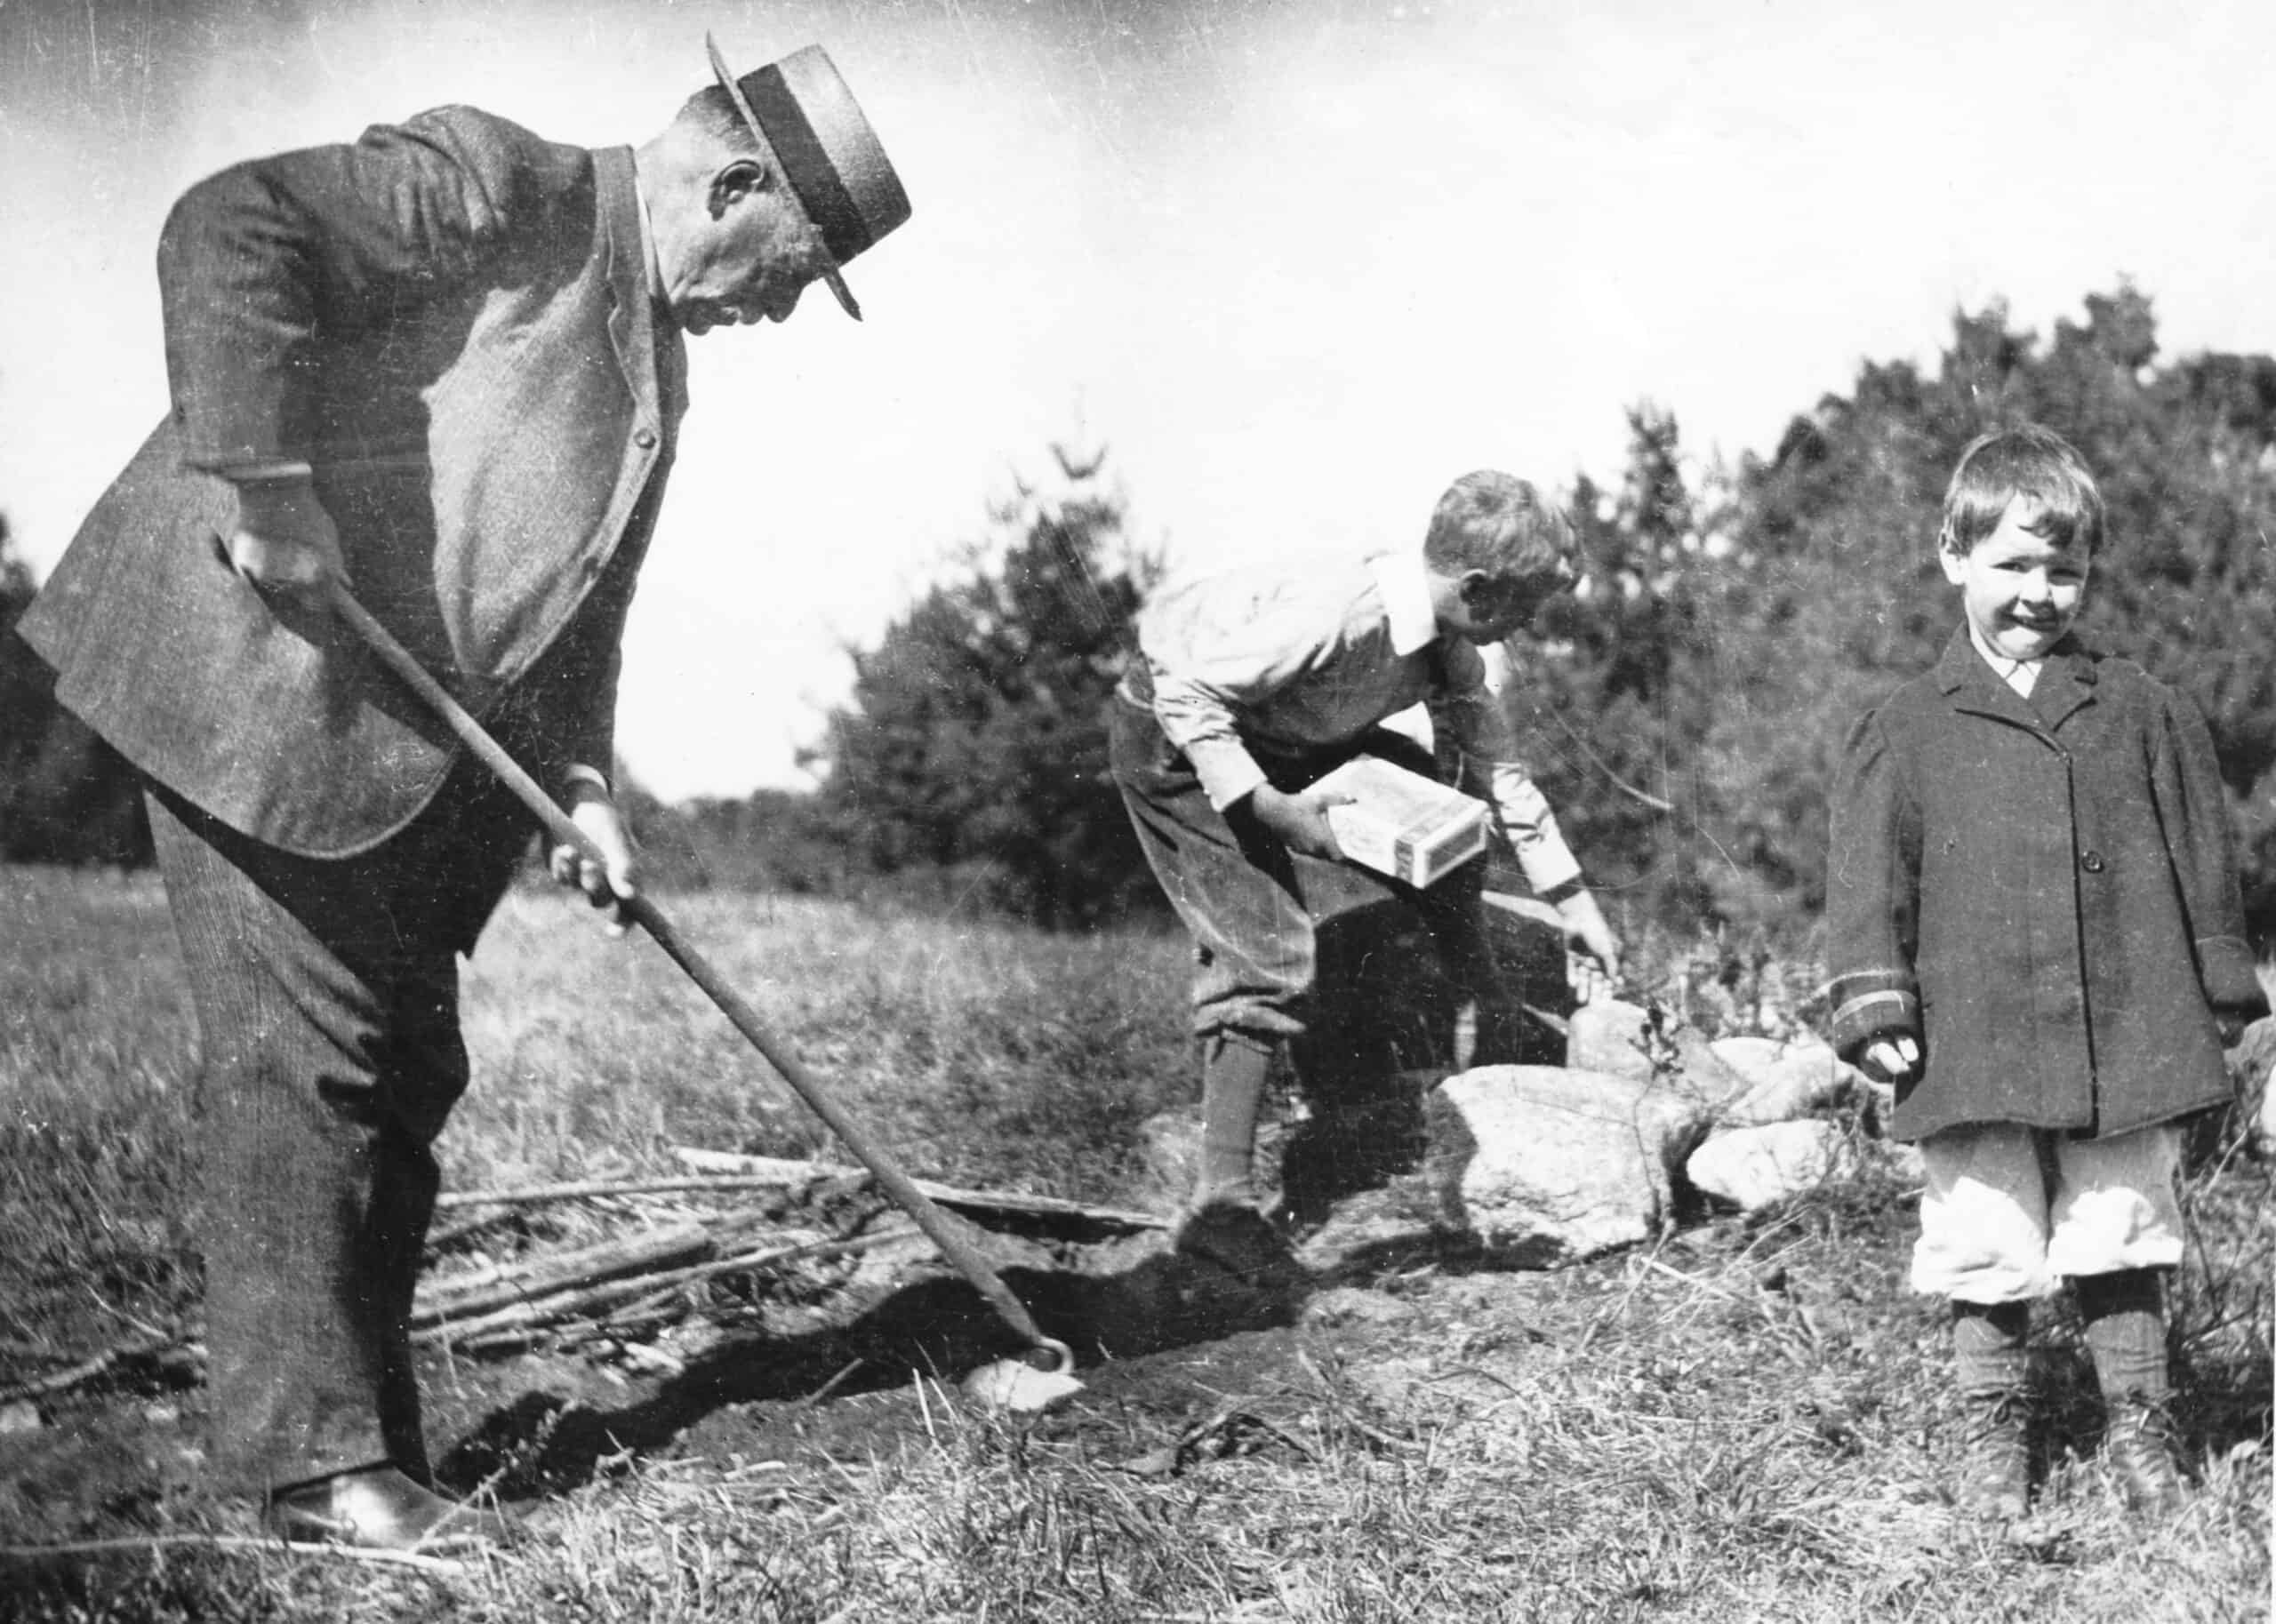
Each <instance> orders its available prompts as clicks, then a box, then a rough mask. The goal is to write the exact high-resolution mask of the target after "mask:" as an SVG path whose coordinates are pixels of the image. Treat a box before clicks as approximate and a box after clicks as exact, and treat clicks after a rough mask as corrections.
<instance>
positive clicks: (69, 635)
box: [20, 108, 685, 856]
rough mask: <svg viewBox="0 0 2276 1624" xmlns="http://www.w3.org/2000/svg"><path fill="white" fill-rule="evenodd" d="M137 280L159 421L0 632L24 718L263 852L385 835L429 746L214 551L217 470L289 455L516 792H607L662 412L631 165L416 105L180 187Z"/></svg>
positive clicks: (393, 619)
mask: <svg viewBox="0 0 2276 1624" xmlns="http://www.w3.org/2000/svg"><path fill="white" fill-rule="evenodd" d="M158 280H159V285H160V291H161V293H162V295H163V299H164V316H165V332H166V361H167V369H168V373H169V376H170V379H171V382H172V396H173V410H172V413H171V414H170V415H169V417H168V418H167V419H166V420H164V422H162V423H161V424H160V425H159V426H158V428H157V429H156V432H154V433H153V434H152V435H151V436H150V437H149V439H148V441H146V442H145V443H144V444H143V446H142V449H141V451H140V453H139V454H138V455H137V456H136V457H135V458H134V460H133V461H132V463H131V464H130V465H129V466H128V468H126V470H125V472H124V473H123V474H122V475H121V476H119V478H118V480H117V481H116V484H113V485H112V486H111V488H110V490H109V491H108V492H107V493H106V494H105V495H104V497H103V498H102V500H101V501H100V503H99V504H98V505H97V506H96V508H95V509H94V511H93V512H92V514H91V515H90V516H89V517H88V519H87V521H86V523H85V524H84V526H83V527H82V528H81V530H80V532H79V534H78V536H77V538H76V540H75V541H74V542H73V544H72V546H71V548H70V550H69V551H68V553H67V554H66V556H64V558H63V560H62V562H61V563H60V564H58V565H57V567H56V569H55V572H54V573H53V575H52V578H51V579H50V580H48V582H47V583H46V586H45V588H44V590H43V591H42V592H41V594H40V596H39V597H38V599H37V600H36V602H35V603H34V604H33V605H32V607H31V608H30V609H29V610H28V612H26V613H25V615H24V616H23V618H22V620H21V621H20V629H21V631H22V633H23V636H25V638H26V639H27V641H28V642H29V643H30V644H32V646H33V647H34V648H35V649H36V650H38V651H39V652H40V653H41V654H42V655H43V656H44V657H45V658H46V659H47V660H48V661H49V662H50V663H51V664H52V665H53V666H54V667H55V668H56V671H57V674H58V684H57V690H56V692H57V697H58V698H59V699H60V700H61V701H62V702H63V703H64V704H65V705H67V706H68V707H69V708H71V709H73V710H75V711H76V712H77V713H78V714H79V715H80V716H83V717H84V718H85V719H86V721H87V722H88V723H89V724H92V726H93V727H94V729H95V731H96V732H99V733H100V734H101V735H102V736H103V737H104V738H105V739H107V740H109V741H110V742H111V743H112V744H113V745H114V746H116V748H117V749H118V750H119V751H120V752H121V754H123V755H124V756H126V757H127V758H128V759H129V760H130V761H132V762H133V763H134V764H136V765H138V766H139V767H140V768H141V769H142V770H143V771H144V772H148V774H150V775H151V776H152V777H154V778H156V780H159V781H160V782H162V783H164V784H165V785H167V786H168V787H170V788H172V789H174V790H175V791H177V792H178V793H180V795H181V796H184V797H186V798H187V799H188V800H189V801H191V802H193V803H195V804H196V805H198V806H200V807H202V808H204V810H205V811H207V812H211V813H212V814H213V815H214V816H216V817H218V818H219V819H220V820H222V821H223V822H225V823H227V824H229V825H231V826H232V827H234V828H237V829H240V830H242V831H243V832H244V833H245V834H247V835H250V836H253V837H254V838H255V839H258V840H260V841H262V842H265V843H267V844H271V845H274V846H277V847H281V848H283V849H284V850H286V851H290V852H298V853H301V854H303V855H307V856H337V855H341V854H345V853H348V852H356V851H360V850H364V849H365V848H368V847H370V846H372V845H373V844H377V843H378V842H379V841H381V840H382V839H384V838H385V837H386V836H388V835H389V834H391V833H392V832H394V831H395V830H397V829H398V828H401V827H402V826H403V825H404V824H405V823H406V822H407V821H409V820H411V819H412V818H413V816H414V815H416V814H417V812H419V811H420V809H421V807H423V806H424V805H426V804H427V803H428V802H429V800H430V799H431V798H432V797H433V796H434V794H435V792H436V790H437V788H439V787H440V785H441V783H442V781H443V779H444V777H445V773H446V772H447V771H448V769H449V767H450V764H451V761H452V759H453V755H454V753H455V750H456V746H455V743H454V741H453V740H452V738H451V736H450V735H449V734H448V733H447V732H445V730H444V728H443V726H442V724H440V723H439V722H437V720H436V719H435V718H434V717H432V716H429V715H428V714H427V713H426V711H425V709H424V708H423V707H422V706H421V703H420V702H419V700H417V699H416V698H415V697H414V696H413V695H412V694H411V693H410V692H408V691H407V690H405V689H404V688H403V687H402V686H401V685H400V684H398V683H397V681H396V680H395V679H394V678H392V677H391V676H389V675H388V674H387V673H386V672H384V671H383V670H382V669H381V668H380V667H379V666H378V664H377V663H376V661H374V660H373V659H372V658H371V657H370V656H369V655H368V654H367V653H365V652H364V651H363V649H362V648H361V646H360V645H359V644H357V642H356V641H355V639H354V637H353V634H351V633H349V631H348V630H347V628H345V627H343V626H341V625H340V624H339V623H338V622H337V620H335V619H334V618H333V617H332V616H330V615H329V614H326V613H315V614H299V613H286V614H284V615H282V616H280V615H277V614H275V613H272V612H271V611H270V609H269V607H268V604H265V603H264V602H263V601H262V599H261V597H260V595H259V594H257V593H256V592H255V591H254V590H253V588H252V587H250V586H249V585H247V584H246V583H245V582H244V580H242V579H240V578H239V577H238V576H237V575H236V573H235V572H233V571H232V570H231V569H230V567H229V565H228V560H227V556H226V554H225V551H224V544H223V542H222V540H221V539H220V538H221V533H222V532H224V531H225V530H226V529H227V528H228V525H229V524H230V520H231V516H232V514H233V512H234V503H235V498H234V495H233V493H232V491H231V489H230V487H229V485H228V484H227V483H225V481H224V480H223V479H222V478H221V477H220V475H223V474H232V475H236V476H240V477H242V476H247V475H257V474H259V473H260V472H261V471H263V470H271V469H276V468H289V467H290V466H291V465H293V464H296V463H304V464H306V465H308V466H309V468H312V469H313V471H314V477H315V482H316V489H317V493H318V494H319V495H320V497H321V498H322V500H323V501H324V503H325V507H326V508H329V509H330V511H331V513H332V515H333V518H334V520H335V521H336V522H337V524H338V525H339V528H340V533H341V544H342V548H343V550H344V552H345V556H346V559H347V565H348V571H349V579H350V580H351V582H352V584H353V586H354V589H355V591H356V592H357V596H359V597H360V598H361V599H362V601H363V602H364V604H365V607H367V608H368V609H370V610H371V611H372V612H373V614H374V615H376V616H377V617H378V618H379V620H381V622H382V623H384V624H385V625H386V626H388V627H389V628H390V629H391V630H392V631H394V633H395V634H396V636H397V637H399V638H400V639H401V640H402V641H403V642H404V643H405V644H407V645H408V646H409V647H410V649H411V650H412V652H413V653H414V654H415V655H417V656H418V657H419V658H420V660H421V661H422V662H423V663H424V664H425V665H426V666H427V668H429V670H430V671H432V672H434V673H435V674H436V675H437V676H438V677H439V678H440V679H441V680H442V681H443V682H444V684H445V685H446V686H447V687H449V688H451V689H452V690H453V692H455V693H456V694H457V695H458V696H459V697H460V698H461V700H464V701H466V702H467V703H468V704H469V705H470V706H471V707H472V708H474V709H475V710H476V712H477V714H479V715H484V716H486V718H487V719H488V720H489V721H490V722H491V723H492V724H493V726H495V727H496V728H498V729H499V731H500V732H501V733H502V734H503V735H504V736H505V737H506V738H507V740H508V741H509V746H510V747H512V748H517V750H518V751H519V752H520V753H521V754H522V755H523V756H524V759H525V765H527V766H529V767H530V769H531V770H532V771H533V772H536V773H537V774H538V775H539V776H540V777H541V779H543V778H545V777H546V776H547V774H549V772H557V771H558V770H559V769H560V768H561V767H563V766H565V765H566V764H569V763H571V762H580V761H581V762H586V763H589V764H593V765H596V766H598V767H600V768H601V769H603V770H604V771H605V770H607V768H608V766H609V764H610V753H611V739H612V713H613V708H614V700H615V685H616V684H615V673H616V663H617V647H618V641H619V638H620V636H621V630H622V626H623V620H624V614H625V610H626V608H627V606H628V605H629V601H630V596H631V590H632V584H633V577H634V575H635V573H636V572H637V568H638V564H639V560H640V556H641V554H642V552H643V551H644V549H645V547H646V545H647V540H648V536H649V532H650V531H651V529H652V528H653V522H654V516H655V508H656V504H657V502H658V500H659V499H660V497H661V491H662V486H663V481H664V476H665V473H666V471H667V469H668V468H669V465H670V461H671V455H672V449H673V445H674V441H675V433H676V429H677V422H678V418H679V414H680V412H681V411H682V410H683V409H684V407H685V397H684V392H683V390H682V388H681V386H680V384H679V381H678V380H680V379H681V378H682V377H684V375H685V372H684V363H683V357H682V354H681V343H682V340H681V339H680V336H679V334H678V332H677V330H676V329H674V328H672V327H670V326H669V325H668V324H664V323H661V322H660V321H659V320H658V319H657V318H656V316H655V314H654V305H653V300H652V298H651V295H650V292H649V275H648V269H647V263H646V254H645V249H644V247H643V241H642V236H641V229H640V216H639V201H638V198H637V196H636V194H635V191H634V187H633V173H632V159H631V154H630V152H629V150H628V149H625V148H614V149H606V150H601V151H587V150H584V149H583V148H573V147H563V146H557V145H554V144H552V143H550V142H547V141H543V140H540V139H538V138H537V137H536V136H534V135H533V134H531V133H530V132H528V131H526V130H523V129H521V128H519V127H518V126H517V125H515V124H509V123H508V122H506V121H505V120H503V119H500V118H495V117H493V116H489V115H487V114H484V113H480V112H477V111H474V110H473V109H470V108H444V109H441V110H439V111H437V112H432V113H426V114H421V115H420V116H417V117H415V118H413V119H411V120H410V121H408V122H407V123H405V124H401V125H397V126H384V125H383V126H378V127H375V128H373V129H372V130H369V131H367V132H365V134H364V135H363V137H362V138H361V139H360V140H357V142H356V143H354V144H353V145H352V146H334V147H325V148H313V149H310V150H308V151H302V152H293V153H286V154H284V155H282V156H276V157H269V158H264V159H260V160H257V161H255V162H252V163H248V164H241V165H239V166H237V167H236V168H233V169H230V170H228V171H225V172H222V173H220V174H219V175H216V176H214V177H212V179H210V180H205V181H204V182H201V183H200V184H199V185H197V186H196V187H194V188H191V189H190V191H189V192H188V193H187V194H186V195H185V196H183V197H182V199H181V200H180V203H178V204H176V205H175V208H174V210H173V212H172V215H171V216H170V218H169V219H168V220H167V222H166V227H165V229H164V233H163V235H162V236H161V240H160V243H159V249H158ZM660 375H661V380H662V381H661V387H660V381H659V380H660Z"/></svg>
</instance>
